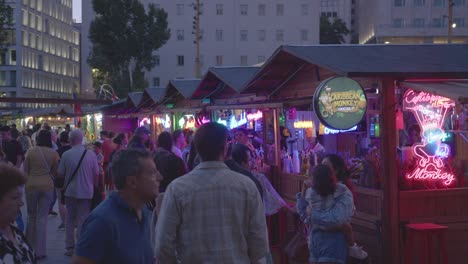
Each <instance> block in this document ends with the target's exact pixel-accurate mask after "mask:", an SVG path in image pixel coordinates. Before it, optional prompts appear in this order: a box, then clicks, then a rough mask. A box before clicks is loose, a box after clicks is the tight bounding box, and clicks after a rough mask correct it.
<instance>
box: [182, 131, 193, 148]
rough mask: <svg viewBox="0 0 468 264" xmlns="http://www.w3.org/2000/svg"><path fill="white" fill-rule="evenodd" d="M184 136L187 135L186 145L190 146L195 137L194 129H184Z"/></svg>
mask: <svg viewBox="0 0 468 264" xmlns="http://www.w3.org/2000/svg"><path fill="white" fill-rule="evenodd" d="M184 136H185V146H190V143H192V139H193V130H191V129H184Z"/></svg>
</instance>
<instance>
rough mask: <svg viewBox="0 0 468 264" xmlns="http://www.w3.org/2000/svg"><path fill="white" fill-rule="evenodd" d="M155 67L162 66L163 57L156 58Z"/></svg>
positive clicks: (157, 56)
mask: <svg viewBox="0 0 468 264" xmlns="http://www.w3.org/2000/svg"><path fill="white" fill-rule="evenodd" d="M154 65H155V66H159V65H161V57H160V56H159V55H156V56H154Z"/></svg>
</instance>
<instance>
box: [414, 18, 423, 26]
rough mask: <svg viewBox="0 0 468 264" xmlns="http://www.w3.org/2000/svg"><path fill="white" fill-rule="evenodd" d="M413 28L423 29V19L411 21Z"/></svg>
mask: <svg viewBox="0 0 468 264" xmlns="http://www.w3.org/2000/svg"><path fill="white" fill-rule="evenodd" d="M413 26H414V27H416V28H422V27H424V18H415V19H413Z"/></svg>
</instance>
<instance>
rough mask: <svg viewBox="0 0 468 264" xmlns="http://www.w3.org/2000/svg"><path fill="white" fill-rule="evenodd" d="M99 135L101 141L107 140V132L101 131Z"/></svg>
mask: <svg viewBox="0 0 468 264" xmlns="http://www.w3.org/2000/svg"><path fill="white" fill-rule="evenodd" d="M99 134H100V135H101V139H102V140H106V139H108V138H109V132H107V131H105V130H103V131H101V132H100V133H99Z"/></svg>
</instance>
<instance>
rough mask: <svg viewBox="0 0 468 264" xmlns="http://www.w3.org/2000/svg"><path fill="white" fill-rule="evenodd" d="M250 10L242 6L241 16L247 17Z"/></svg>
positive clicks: (246, 6)
mask: <svg viewBox="0 0 468 264" xmlns="http://www.w3.org/2000/svg"><path fill="white" fill-rule="evenodd" d="M248 10H249V6H248V5H245V4H244V5H240V14H241V15H242V16H246V15H247V13H248Z"/></svg>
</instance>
